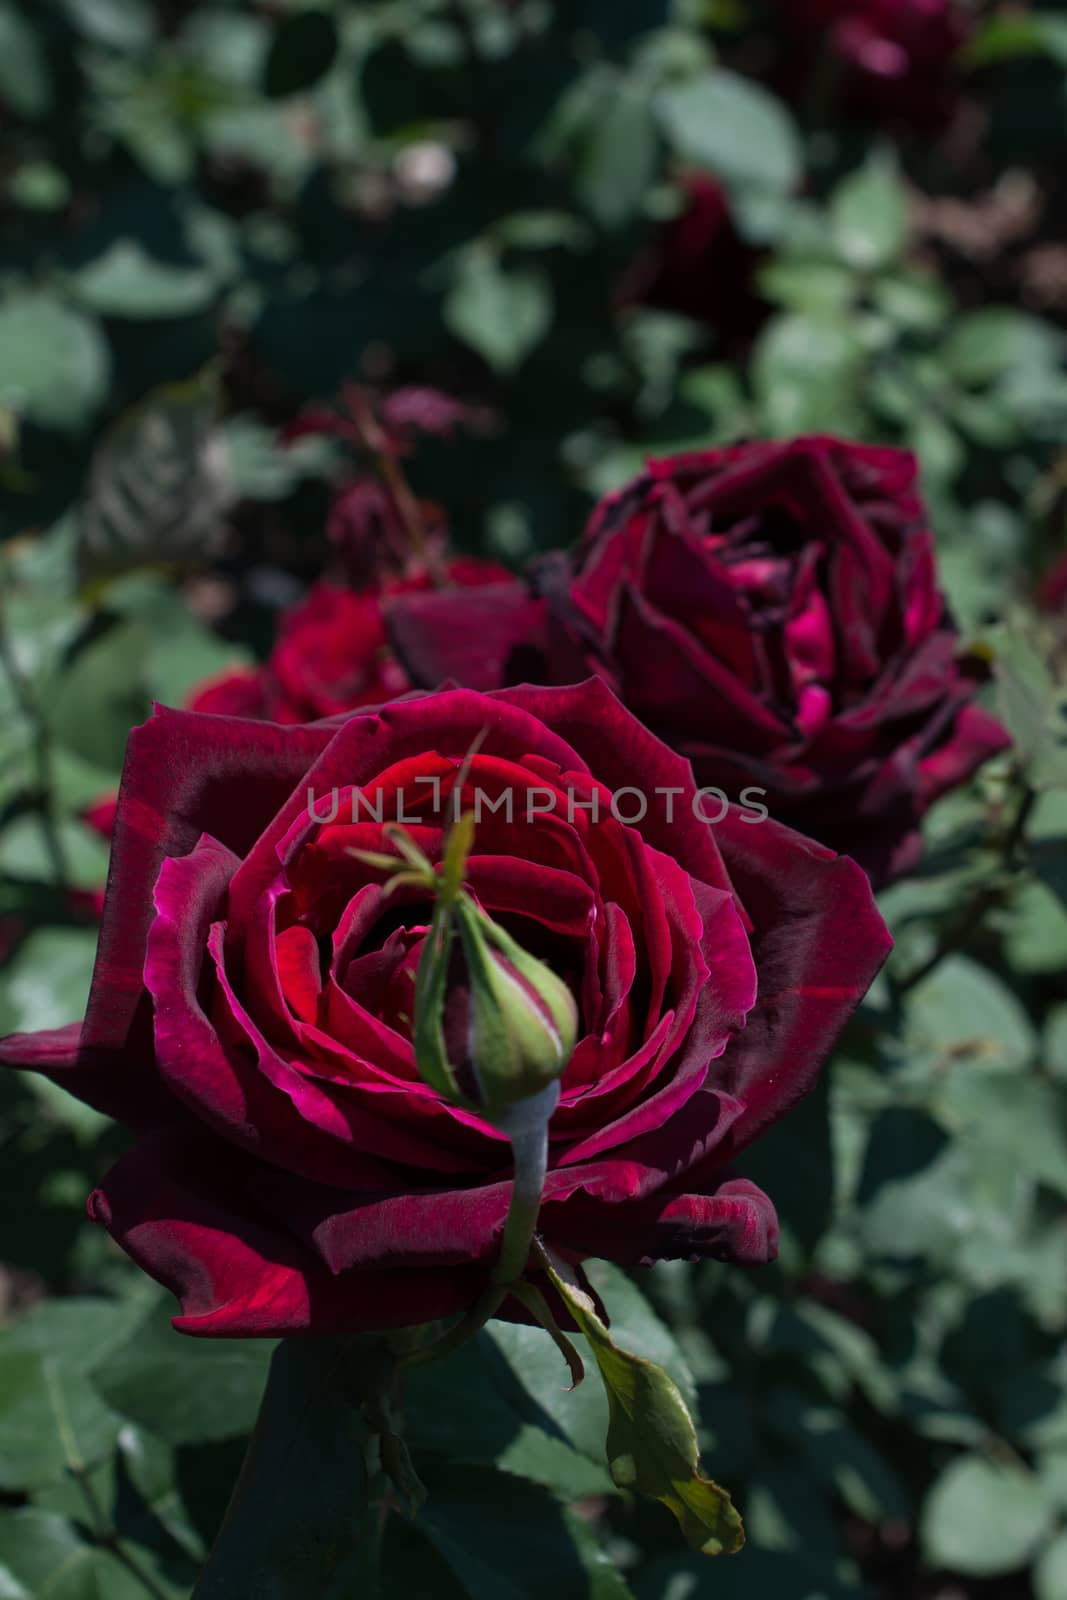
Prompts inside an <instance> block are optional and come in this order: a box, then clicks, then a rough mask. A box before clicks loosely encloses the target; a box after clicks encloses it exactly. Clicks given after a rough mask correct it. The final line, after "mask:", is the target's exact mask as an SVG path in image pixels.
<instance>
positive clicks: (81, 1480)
mask: <svg viewBox="0 0 1067 1600" xmlns="http://www.w3.org/2000/svg"><path fill="white" fill-rule="evenodd" d="M45 1381H46V1384H47V1388H48V1395H49V1400H50V1402H51V1406H52V1414H53V1416H54V1418H55V1423H56V1428H57V1431H58V1433H59V1437H60V1441H61V1442H62V1445H63V1454H64V1456H65V1457H66V1463H67V1471H68V1472H69V1473H70V1475H71V1477H72V1478H73V1479H74V1481H75V1483H76V1484H77V1485H78V1489H79V1490H80V1492H81V1496H82V1498H83V1500H84V1501H85V1504H86V1506H87V1507H88V1510H89V1515H90V1518H91V1521H92V1524H93V1536H94V1538H95V1539H96V1542H97V1544H98V1545H99V1546H100V1547H101V1548H102V1549H104V1550H109V1551H110V1552H111V1554H112V1555H113V1556H114V1557H115V1560H116V1561H120V1562H121V1563H122V1565H123V1566H124V1567H125V1568H126V1571H127V1572H128V1573H129V1574H130V1575H131V1577H134V1578H136V1579H137V1582H138V1583H139V1584H140V1585H141V1586H142V1588H143V1589H144V1590H145V1592H146V1593H147V1594H150V1595H151V1596H152V1600H167V1595H166V1593H165V1591H164V1590H163V1589H162V1588H161V1587H160V1585H159V1584H158V1583H157V1582H156V1580H155V1578H154V1577H153V1576H152V1574H151V1573H150V1572H149V1571H148V1570H147V1568H145V1567H143V1566H142V1565H141V1563H140V1561H139V1560H138V1559H137V1557H136V1556H135V1555H133V1554H132V1553H131V1552H130V1551H129V1550H127V1548H126V1546H125V1545H124V1544H123V1542H122V1540H121V1539H120V1538H119V1534H118V1529H117V1528H116V1527H115V1526H114V1524H113V1523H112V1521H111V1518H110V1517H109V1516H108V1515H107V1512H106V1511H105V1510H104V1508H103V1506H102V1505H101V1504H100V1497H99V1495H98V1494H97V1492H96V1490H95V1489H94V1487H93V1483H92V1479H91V1477H90V1475H89V1469H88V1467H87V1466H86V1464H85V1462H84V1461H83V1460H82V1454H81V1451H80V1449H79V1448H78V1441H77V1439H76V1437H75V1435H74V1430H73V1428H72V1427H71V1425H70V1419H69V1417H68V1415H67V1407H66V1402H65V1400H64V1398H63V1391H62V1388H61V1386H60V1384H59V1383H58V1381H57V1380H56V1379H55V1378H54V1377H53V1375H52V1373H51V1371H50V1369H49V1368H48V1366H46V1370H45Z"/></svg>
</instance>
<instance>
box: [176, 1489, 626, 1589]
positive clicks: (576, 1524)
mask: <svg viewBox="0 0 1067 1600" xmlns="http://www.w3.org/2000/svg"><path fill="white" fill-rule="evenodd" d="M427 1488H428V1490H429V1493H428V1497H427V1501H426V1504H425V1506H424V1507H423V1508H422V1510H421V1511H420V1512H419V1516H418V1521H417V1526H418V1527H419V1529H421V1530H422V1532H423V1533H425V1535H426V1536H427V1538H428V1539H429V1540H430V1541H431V1543H432V1544H433V1545H434V1547H435V1549H436V1550H437V1551H438V1552H439V1554H440V1555H441V1556H442V1557H443V1559H444V1560H445V1562H446V1563H447V1565H448V1566H449V1567H450V1568H451V1570H452V1572H453V1573H454V1574H455V1576H456V1577H457V1578H458V1579H459V1580H460V1582H461V1583H462V1585H463V1588H464V1592H465V1593H466V1594H467V1595H468V1596H469V1600H527V1596H529V1595H532V1594H553V1593H555V1594H558V1595H567V1596H568V1597H570V1596H572V1595H573V1596H574V1600H628V1597H629V1596H630V1590H629V1589H628V1588H627V1586H626V1584H625V1582H624V1580H623V1578H622V1577H621V1575H620V1574H619V1573H618V1572H617V1570H616V1569H615V1567H614V1566H613V1565H612V1563H611V1562H610V1561H609V1560H608V1557H607V1556H606V1555H605V1554H604V1552H603V1551H602V1550H601V1549H600V1546H599V1544H598V1543H597V1540H596V1539H595V1537H594V1535H593V1534H592V1532H591V1531H590V1529H589V1528H588V1527H587V1526H586V1524H585V1523H584V1522H583V1521H582V1520H581V1519H580V1518H579V1517H577V1516H574V1515H573V1514H572V1513H570V1512H568V1511H565V1510H563V1509H562V1508H561V1507H559V1506H557V1505H556V1504H555V1503H554V1502H553V1501H552V1500H550V1499H549V1498H548V1496H547V1495H546V1494H545V1493H544V1491H543V1490H539V1489H536V1488H534V1487H533V1486H532V1485H530V1484H525V1483H520V1482H519V1481H518V1480H517V1479H515V1478H510V1477H508V1476H507V1475H506V1474H502V1473H493V1472H489V1471H486V1470H484V1469H478V1468H473V1467H459V1468H456V1467H448V1468H445V1469H442V1470H440V1471H439V1472H438V1473H436V1474H434V1473H431V1474H429V1475H428V1477H427ZM534 1530H536V1531H534ZM520 1550H521V1551H522V1552H523V1555H522V1560H521V1563H520V1562H519V1561H517V1559H516V1553H517V1552H518V1551H520ZM197 1600H199V1596H197Z"/></svg>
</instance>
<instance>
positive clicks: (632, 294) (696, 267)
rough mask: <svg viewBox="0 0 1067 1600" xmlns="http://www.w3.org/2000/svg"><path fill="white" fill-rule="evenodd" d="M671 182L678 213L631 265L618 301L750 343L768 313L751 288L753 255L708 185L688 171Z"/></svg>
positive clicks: (718, 192)
mask: <svg viewBox="0 0 1067 1600" xmlns="http://www.w3.org/2000/svg"><path fill="white" fill-rule="evenodd" d="M679 183H680V187H681V190H682V193H683V195H684V197H685V207H684V210H683V211H682V212H681V214H680V215H679V216H677V217H674V218H672V220H671V221H670V222H665V223H663V225H662V226H661V227H660V229H659V230H658V232H657V234H656V236H655V238H654V239H653V240H652V243H651V244H650V245H649V247H648V249H647V250H646V251H645V252H644V253H643V254H642V255H641V256H640V257H639V258H638V260H637V261H635V262H634V264H633V266H632V267H631V268H630V270H629V272H628V274H627V276H626V280H625V282H624V283H623V285H622V289H621V292H620V298H621V300H622V301H623V303H624V304H631V305H643V306H653V307H655V308H656V309H658V310H661V311H674V312H677V313H678V315H679V316H683V317H691V318H692V319H693V320H694V321H695V322H703V323H706V324H707V325H708V326H709V327H711V328H714V329H715V330H716V331H717V332H718V333H720V334H721V335H722V336H723V337H724V338H736V337H740V338H742V339H748V338H751V336H752V335H753V334H754V333H755V332H756V330H757V329H758V327H759V325H760V323H761V322H762V321H763V319H764V317H765V315H766V313H767V310H768V306H767V303H766V301H764V300H762V299H761V298H760V296H759V295H758V293H757V292H756V288H755V272H756V266H757V263H758V261H759V259H760V255H759V251H757V250H754V249H753V248H752V246H751V245H750V244H748V243H746V241H745V240H744V239H742V237H741V235H740V234H739V233H738V231H737V229H736V228H735V226H734V221H733V217H732V216H731V214H730V202H729V199H728V197H727V194H726V191H725V189H724V188H723V187H722V185H721V184H719V183H716V181H715V179H714V178H711V177H709V176H708V175H707V174H706V173H702V172H691V173H686V174H685V175H684V176H683V177H682V178H681V179H680V180H679Z"/></svg>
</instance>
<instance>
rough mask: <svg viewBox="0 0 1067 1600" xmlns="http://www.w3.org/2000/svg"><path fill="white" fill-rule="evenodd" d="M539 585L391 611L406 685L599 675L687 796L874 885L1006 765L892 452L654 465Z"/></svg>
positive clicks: (761, 448) (833, 447) (546, 568)
mask: <svg viewBox="0 0 1067 1600" xmlns="http://www.w3.org/2000/svg"><path fill="white" fill-rule="evenodd" d="M536 583H537V587H538V588H539V590H540V597H539V596H538V594H537V593H533V594H532V593H531V592H530V591H529V590H528V589H527V588H526V587H524V586H523V585H521V584H514V583H513V584H511V585H506V586H495V587H493V588H490V589H486V590H485V591H483V593H482V595H481V596H474V595H470V596H458V595H457V596H451V597H448V596H441V597H437V596H434V597H430V596H412V597H408V598H405V599H403V600H398V601H397V602H395V604H394V605H392V606H391V607H390V614H391V619H392V627H393V632H394V635H395V638H396V642H397V644H398V646H399V648H400V651H401V654H402V655H403V657H404V659H405V662H406V664H407V666H408V667H409V670H411V671H412V673H413V675H414V676H415V677H416V679H417V680H418V681H420V682H422V683H425V684H430V683H435V682H440V681H443V680H444V679H446V678H451V679H453V680H454V681H456V682H460V683H466V684H468V685H470V686H472V687H475V688H483V689H484V688H492V687H495V686H496V685H498V684H499V683H501V682H515V681H519V680H521V679H523V678H531V679H534V680H537V681H541V682H566V681H573V680H574V679H576V678H580V677H584V676H585V674H586V673H587V672H589V671H596V672H599V673H601V674H602V675H603V676H604V677H606V678H607V680H608V681H609V683H610V684H611V685H612V687H613V688H614V689H615V690H616V692H617V693H618V695H619V696H620V698H621V699H622V700H623V701H624V702H625V703H626V705H628V706H629V708H630V709H631V710H632V711H634V712H636V714H637V715H638V716H639V717H641V718H642V720H643V721H644V722H646V723H647V724H648V726H649V727H650V728H652V729H653V730H654V731H655V732H656V733H657V734H658V735H659V736H660V738H662V739H664V740H666V741H667V742H668V743H669V744H671V745H673V747H674V748H675V749H676V750H678V751H680V752H681V754H682V755H684V756H686V757H688V758H689V759H690V760H691V761H692V763H693V767H694V770H695V772H696V776H697V780H698V782H700V783H701V784H705V785H718V786H720V787H721V788H722V789H724V790H725V791H726V792H727V793H728V794H729V795H730V796H731V797H732V798H734V799H741V800H744V798H745V796H744V791H745V789H746V788H747V787H749V786H751V787H755V788H759V789H761V790H763V791H764V793H765V797H766V798H765V799H764V801H763V803H764V804H766V805H767V806H768V807H769V808H770V811H771V814H772V816H774V817H776V818H777V819H778V820H779V821H781V822H786V823H788V824H789V825H790V826H791V827H795V828H798V829H800V830H801V831H802V832H804V833H807V834H810V835H811V836H812V837H813V838H816V839H820V840H822V841H823V842H824V843H826V844H828V845H830V846H831V847H832V848H834V849H836V850H840V851H843V852H846V853H847V854H849V855H852V856H855V857H856V859H857V860H859V861H860V862H862V864H863V865H864V866H865V867H866V868H867V870H868V872H869V873H870V875H871V876H872V878H875V879H877V880H880V881H882V880H887V879H889V878H891V877H893V876H895V875H896V874H898V873H900V872H902V871H904V870H906V869H907V868H908V867H909V866H911V865H912V864H913V863H914V861H915V860H916V859H917V856H918V854H919V851H920V836H919V832H918V823H919V820H920V818H921V816H922V815H923V813H924V812H925V811H926V810H927V808H928V807H929V806H930V804H931V803H932V802H933V801H934V800H935V799H936V798H937V797H938V796H940V795H941V794H943V793H944V792H945V791H946V790H948V789H951V788H953V787H955V786H956V785H958V784H960V783H962V782H963V781H964V780H965V779H966V778H968V777H969V776H970V775H971V774H972V773H973V772H974V771H975V769H976V768H977V767H978V766H979V765H980V764H981V763H982V762H983V761H984V760H986V759H987V758H988V757H989V756H990V755H993V754H994V753H996V752H997V751H998V750H1001V749H1003V748H1005V746H1006V745H1007V742H1008V740H1007V736H1006V735H1005V733H1004V732H1003V730H1002V729H1001V727H1000V726H999V724H998V723H997V722H996V721H995V720H994V719H993V718H992V717H991V716H989V715H988V714H987V713H986V712H984V711H982V710H980V709H979V708H978V707H977V706H975V705H973V704H972V703H971V702H972V700H973V697H974V694H975V690H976V688H977V686H978V682H979V679H980V678H981V677H982V675H983V673H984V668H982V667H981V665H980V663H978V662H973V661H969V660H961V659H959V656H958V651H959V639H958V636H957V633H956V630H955V628H954V626H953V623H952V621H951V618H950V616H949V614H948V611H947V609H946V606H945V601H944V599H943V597H942V595H941V593H940V591H939V589H938V587H937V579H936V572H935V566H934V549H933V540H932V537H931V534H930V530H929V528H928V526H927V523H926V518H925V513H924V510H923V506H922V502H921V500H920V499H919V497H918V494H917V492H916V463H915V460H914V458H913V457H912V456H910V455H907V454H905V453H903V452H901V451H895V450H884V449H875V448H869V447H867V446H862V445H850V444H843V443H840V442H839V441H837V440H833V439H823V438H813V439H799V440H797V441H795V442H794V443H791V444H748V445H739V446H736V447H733V448H730V449H725V450H710V451H706V452H702V453H699V454H693V455H686V456H679V457H675V458H673V459H668V460H663V461H653V462H651V463H650V464H649V467H648V470H647V471H646V472H645V474H644V475H643V476H642V477H640V478H638V479H637V480H636V481H635V482H634V483H632V484H631V485H630V486H629V487H628V488H626V489H623V490H622V491H621V492H619V493H617V494H614V495H611V496H609V497H608V498H607V499H606V500H604V501H603V502H602V503H601V505H600V506H599V507H598V509H597V511H596V512H595V513H594V516H593V519H592V522H591V523H590V526H589V528H588V530H587V532H586V534H585V537H584V539H583V540H582V542H581V544H580V546H579V548H578V550H577V552H576V553H575V555H574V557H573V559H572V560H571V561H569V562H568V561H567V560H566V558H554V559H552V560H550V561H548V562H547V563H545V564H543V565H542V568H541V570H540V573H539V574H538V576H537V580H536Z"/></svg>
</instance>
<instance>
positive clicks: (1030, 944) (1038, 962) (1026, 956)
mask: <svg viewBox="0 0 1067 1600" xmlns="http://www.w3.org/2000/svg"><path fill="white" fill-rule="evenodd" d="M1003 932H1004V945H1005V951H1006V954H1007V957H1008V961H1009V963H1010V965H1011V967H1012V970H1013V971H1015V972H1022V973H1030V972H1064V971H1067V906H1065V905H1064V903H1063V901H1062V900H1061V899H1060V898H1059V896H1058V895H1056V894H1055V893H1054V892H1053V890H1052V889H1050V888H1049V887H1047V886H1046V885H1045V884H1043V883H1037V882H1035V883H1027V884H1024V885H1023V886H1022V888H1021V889H1020V890H1019V891H1018V893H1017V894H1016V896H1015V898H1014V900H1013V901H1012V905H1011V909H1010V912H1009V914H1008V916H1007V917H1006V918H1005V926H1004V930H1003Z"/></svg>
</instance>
